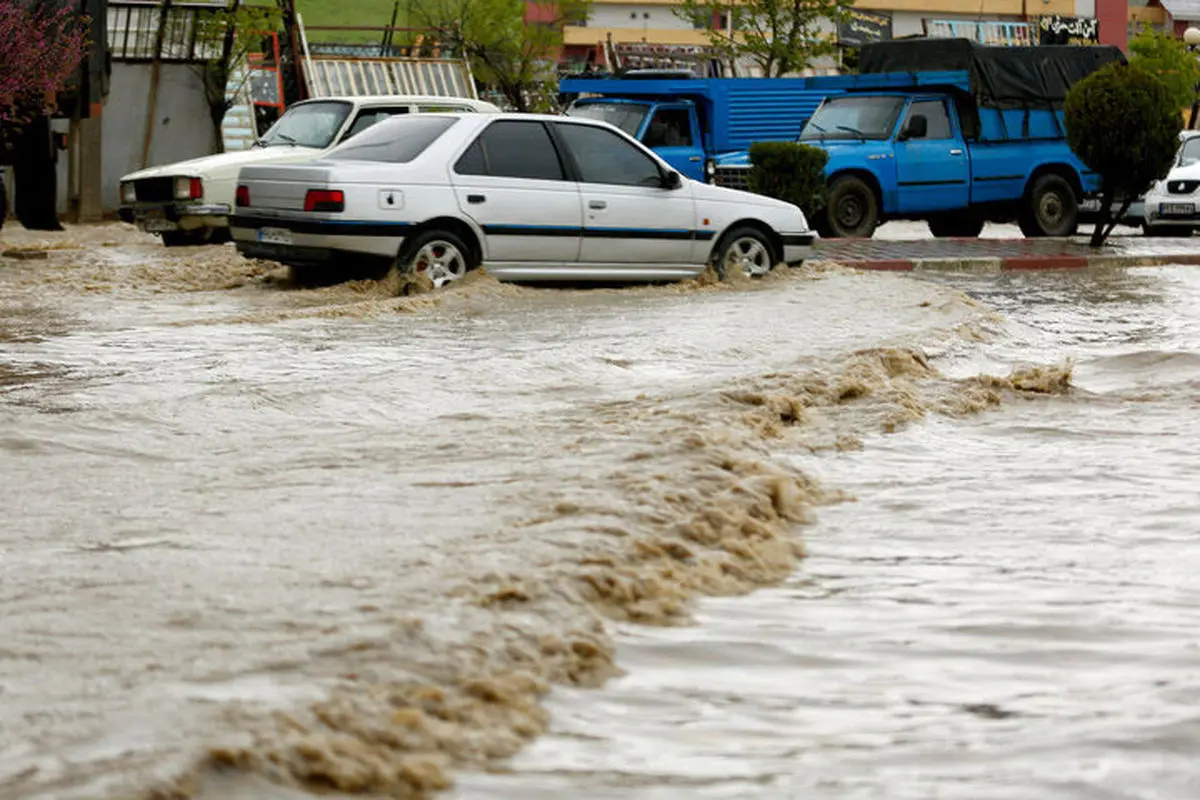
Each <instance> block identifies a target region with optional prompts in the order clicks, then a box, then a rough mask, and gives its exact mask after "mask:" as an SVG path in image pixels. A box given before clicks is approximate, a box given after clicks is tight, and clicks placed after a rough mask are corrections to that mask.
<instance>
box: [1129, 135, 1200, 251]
mask: <svg viewBox="0 0 1200 800" xmlns="http://www.w3.org/2000/svg"><path fill="white" fill-rule="evenodd" d="M1179 138H1180V139H1181V143H1180V146H1179V153H1178V155H1176V157H1175V165H1174V166H1173V167H1171V171H1170V172H1168V173H1167V177H1166V178H1164V179H1162V180H1161V181H1158V182H1156V183H1155V184H1154V185H1153V186H1151V187H1150V191H1148V192H1146V198H1145V201H1144V204H1143V212H1142V213H1143V215H1144V219H1145V223H1144V231H1145V233H1146V235H1147V236H1191V235H1192V232H1193V231H1194V230H1195V229H1196V228H1197V227H1200V131H1184V132H1183V133H1181V134H1180V135H1179Z"/></svg>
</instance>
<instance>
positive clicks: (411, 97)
mask: <svg viewBox="0 0 1200 800" xmlns="http://www.w3.org/2000/svg"><path fill="white" fill-rule="evenodd" d="M323 100H325V101H340V102H345V103H354V104H355V105H358V106H376V105H394V104H396V103H429V104H435V103H436V104H445V105H464V106H470V107H471V108H473V109H475V110H476V111H491V112H497V111H499V110H500V109H499V107H498V106H496V105H494V104H493V103H489V102H487V101H486V100H475V99H474V98H471V97H453V96H447V95H436V94H368V95H337V96H333V97H310V98H308V99H307V100H300V101H298V102H296V103H292V106H298V105H307V104H308V103H319V102H321V101H323ZM290 107H291V106H289V108H290Z"/></svg>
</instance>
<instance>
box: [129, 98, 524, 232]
mask: <svg viewBox="0 0 1200 800" xmlns="http://www.w3.org/2000/svg"><path fill="white" fill-rule="evenodd" d="M499 110H500V109H499V108H497V107H496V106H494V105H492V104H491V103H485V102H483V101H482V100H473V99H470V98H466V97H437V96H433V95H378V96H369V97H324V98H319V99H315V100H302V101H301V102H299V103H294V104H292V106H291V107H290V108H289V109H288V110H287V112H286V113H284V115H283V116H282V117H280V118H279V120H278V121H276V123H275V124H274V125H272V126H271V128H270V130H268V131H267V132H266V133H265V134H263V136H262V138H260V139H259V140H258V141H257V142H255V143H254V145H253V146H252V147H251V148H250V149H249V150H239V151H234V152H229V153H218V154H216V155H212V156H204V157H203V158H193V159H191V160H189V161H180V162H176V163H174V164H164V165H162V166H158V167H150V168H149V169H143V170H139V171H138V172H133V173H130V174H128V175H126V176H124V177H123V178H121V207H120V215H121V219H123V220H124V221H126V222H132V223H133V224H135V225H137V226H138V227H139V228H141V229H142V230H144V231H146V232H148V233H157V234H159V235H160V236H161V237H162V240H163V244H165V245H167V246H168V247H172V246H176V245H195V244H205V243H208V242H220V241H222V240H227V239H228V234H229V228H228V217H229V214H230V212H231V211H233V194H234V189H235V187H236V186H237V176H238V170H239V169H241V168H242V167H243V166H245V165H246V164H279V163H287V162H298V161H309V160H311V159H314V158H319V157H320V156H321V153H322V152H323V151H327V150H328V149H329V148H331V147H333V146H335V145H338V144H341V143H342V142H345V141H346V140H347V139H349V138H350V137H352V136H357V135H358V134H359V133H361V132H362V131H364V130H366V129H367V128H369V127H371V126H372V125H374V124H375V123H377V122H379V121H380V120H381V119H387V118H389V117H392V116H396V115H399V114H417V113H426V112H435V111H438V112H448V111H452V112H464V113H465V112H479V113H493V112H497V111H499Z"/></svg>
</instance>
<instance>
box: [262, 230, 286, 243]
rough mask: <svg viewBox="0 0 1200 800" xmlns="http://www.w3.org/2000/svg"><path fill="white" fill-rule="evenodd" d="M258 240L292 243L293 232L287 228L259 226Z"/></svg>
mask: <svg viewBox="0 0 1200 800" xmlns="http://www.w3.org/2000/svg"><path fill="white" fill-rule="evenodd" d="M258 240H259V241H260V242H262V243H263V244H291V243H292V232H291V231H289V230H287V229H285V228H259V229H258Z"/></svg>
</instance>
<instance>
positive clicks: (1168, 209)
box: [1162, 203, 1196, 215]
mask: <svg viewBox="0 0 1200 800" xmlns="http://www.w3.org/2000/svg"><path fill="white" fill-rule="evenodd" d="M1162 213H1163V214H1171V215H1177V214H1195V213H1196V204H1195V203H1163V204H1162Z"/></svg>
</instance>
